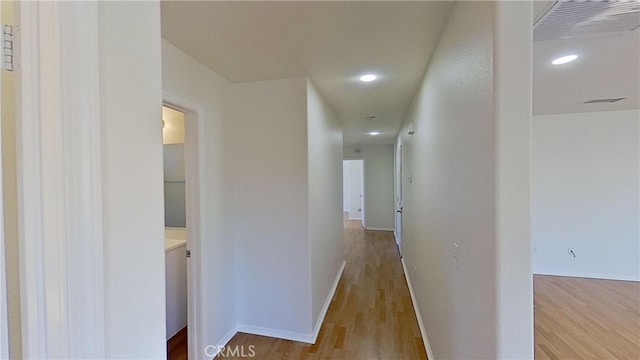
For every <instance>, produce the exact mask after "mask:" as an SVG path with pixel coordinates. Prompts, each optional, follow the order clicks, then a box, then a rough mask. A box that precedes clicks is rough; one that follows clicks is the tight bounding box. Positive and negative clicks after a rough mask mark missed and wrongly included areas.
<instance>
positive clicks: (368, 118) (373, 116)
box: [364, 115, 376, 120]
mask: <svg viewBox="0 0 640 360" xmlns="http://www.w3.org/2000/svg"><path fill="white" fill-rule="evenodd" d="M375 118H376V116H375V115H371V116H367V117H365V118H364V119H365V120H373V119H375Z"/></svg>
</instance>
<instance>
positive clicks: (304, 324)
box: [223, 78, 340, 334]
mask: <svg viewBox="0 0 640 360" xmlns="http://www.w3.org/2000/svg"><path fill="white" fill-rule="evenodd" d="M229 105H230V106H229V116H228V118H227V121H225V124H224V129H223V133H224V148H225V159H226V176H227V179H226V184H225V186H226V189H225V192H226V197H225V203H226V205H227V210H226V211H227V216H226V217H227V219H228V221H227V225H228V233H227V239H229V241H232V242H234V243H235V245H236V257H237V263H236V269H237V278H236V279H237V293H236V304H237V306H238V323H239V324H241V325H243V326H251V327H254V328H264V329H272V330H279V331H287V332H291V333H303V334H309V333H311V321H310V320H311V317H310V314H311V287H310V286H311V285H310V282H309V279H310V271H311V269H310V263H309V251H310V250H309V241H308V234H309V220H308V218H309V208H308V196H309V195H308V191H309V190H308V186H309V184H308V177H307V172H308V168H307V165H308V151H307V80H306V78H295V79H285V80H275V81H263V82H254V83H243V84H236V85H234V88H233V97H232V100H231V103H230V104H229ZM337 210H338V212H339V211H340V209H339V207H338V209H337Z"/></svg>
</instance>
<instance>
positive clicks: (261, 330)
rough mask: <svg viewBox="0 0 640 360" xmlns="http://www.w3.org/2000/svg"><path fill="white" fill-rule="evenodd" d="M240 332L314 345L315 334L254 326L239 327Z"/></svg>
mask: <svg viewBox="0 0 640 360" xmlns="http://www.w3.org/2000/svg"><path fill="white" fill-rule="evenodd" d="M238 332H243V333H247V334H253V335H261V336H268V337H272V338H277V339H284V340H291V341H298V342H303V343H307V344H313V341H314V340H313V334H304V333H297V332H292V331H286V330H279V329H271V328H265V327H261V326H253V325H242V324H241V325H238Z"/></svg>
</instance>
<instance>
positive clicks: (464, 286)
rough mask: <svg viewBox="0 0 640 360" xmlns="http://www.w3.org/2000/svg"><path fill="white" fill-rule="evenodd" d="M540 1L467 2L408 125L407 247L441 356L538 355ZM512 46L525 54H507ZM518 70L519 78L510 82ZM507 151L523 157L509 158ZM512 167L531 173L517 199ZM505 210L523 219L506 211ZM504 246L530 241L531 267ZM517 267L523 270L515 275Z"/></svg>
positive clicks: (454, 18)
mask: <svg viewBox="0 0 640 360" xmlns="http://www.w3.org/2000/svg"><path fill="white" fill-rule="evenodd" d="M504 7H508V8H509V9H510V10H515V11H514V12H511V11H506V10H509V9H505V8H504ZM514 7H515V9H514ZM527 7H528V8H527ZM530 7H531V5H530V4H526V3H524V4H520V3H508V4H503V3H489V2H485V3H480V2H459V3H456V5H455V7H454V9H453V12H452V14H451V16H450V18H449V20H448V23H447V25H446V28H445V30H444V32H443V34H442V36H441V38H440V42H439V44H438V46H437V48H436V51H435V53H434V54H433V57H432V59H431V62H430V65H429V68H428V69H427V72H426V74H425V78H424V80H423V83H422V85H421V87H420V89H419V91H418V94H417V95H416V98H415V99H414V101H413V103H412V105H411V107H410V109H409V112H408V114H407V116H406V119H405V126H404V127H403V128H402V129H401V130H400V135H399V137H400V138H399V140H398V142H401V143H402V145H403V148H404V158H403V160H404V161H403V167H404V176H403V184H402V188H403V200H404V211H403V224H404V226H403V242H402V247H403V249H402V250H403V251H402V253H403V254H404V262H405V264H406V268H407V271H408V273H407V276H408V278H409V279H410V281H411V283H412V286H413V292H414V295H415V300H416V305H417V307H418V309H419V312H420V313H421V318H420V319H419V322H421V325H422V326H423V329H424V330H425V331H426V334H427V336H428V340H429V343H430V345H431V346H430V347H431V350H432V351H433V357H434V358H437V359H480V358H492V359H495V358H533V332H532V303H531V292H532V283H531V279H530V278H531V273H530V271H528V269H529V268H528V263H529V262H528V248H529V243H528V236H527V234H528V226H527V221H528V215H527V213H526V211H527V209H528V203H527V201H526V198H527V197H528V187H527V181H526V179H528V172H527V168H528V165H527V159H528V141H527V138H528V135H529V133H528V124H529V122H530V114H531V107H530V102H531V93H530V90H529V89H530V88H531V77H530V64H531V53H530V51H531V36H530V27H531V25H530V21H531V13H530V11H531V8H530ZM507 19H508V20H509V21H513V23H512V22H509V21H507ZM514 24H515V25H514ZM518 24H520V25H518ZM527 29H528V31H529V35H527ZM511 32H513V34H515V35H513V36H511V35H508V34H509V33H511ZM510 36H511V37H510ZM516 50H517V51H516ZM510 54H511V55H515V56H516V58H517V59H518V62H516V63H508V62H505V59H507V58H509V56H510ZM521 60H522V62H520V61H521ZM507 72H510V73H511V76H512V77H513V78H514V79H517V81H518V82H514V83H513V84H512V83H508V82H505V79H508V77H507V76H505V73H507ZM512 85H514V86H516V89H514V88H513V87H510V86H512ZM508 90H512V91H511V93H512V94H513V95H512V97H510V96H511V95H509V94H510V93H509V92H508ZM513 90H515V91H513ZM494 91H495V94H496V95H495V96H494ZM511 104H515V105H514V106H513V107H509V106H510V105H511ZM409 122H413V123H414V124H415V134H414V135H413V136H410V135H408V134H407V127H406V126H407V124H408V123H409ZM509 124H515V125H514V126H513V127H509V126H507V125H509ZM523 137H524V140H523ZM512 140H517V141H515V142H514V141H512ZM509 146H511V148H510V147H509ZM508 150H512V153H513V154H516V155H515V156H514V157H513V158H508V159H505V154H507V155H508V154H509V151H508ZM514 164H515V167H516V168H513V166H514ZM520 164H522V165H520ZM512 175H515V178H518V179H520V180H522V179H524V180H522V181H521V182H520V183H518V184H519V185H520V186H521V189H520V190H518V189H516V190H515V191H513V192H511V193H510V195H511V197H512V198H513V199H514V200H513V202H512V203H510V202H508V201H509V197H508V196H507V195H508V192H507V190H512V188H511V187H510V186H512V185H513V184H514V183H515V182H514V179H513V177H512ZM389 176H393V171H389ZM498 179H502V180H503V181H504V184H503V183H500V182H498ZM392 199H393V198H392ZM505 199H507V201H505ZM506 209H509V210H512V211H513V213H514V215H515V216H516V217H518V218H523V219H524V220H523V221H524V224H523V223H521V222H520V221H513V220H512V219H510V218H509V217H508V216H505V215H504V214H503V212H504V210H506ZM523 214H524V215H523ZM454 244H457V245H458V252H459V253H458V263H457V265H456V262H455V261H454ZM504 244H511V245H512V246H515V247H516V248H523V250H517V251H515V252H514V253H513V256H514V260H516V261H517V262H518V263H521V264H523V265H518V264H516V266H518V267H517V268H512V267H511V266H513V265H514V264H513V263H509V262H508V261H503V257H502V255H503V254H502V253H501V249H502V248H503V246H504ZM506 255H511V254H509V253H507V254H506ZM510 270H513V271H514V273H515V275H513V276H511V277H509V276H505V274H506V273H508V272H509V271H510ZM509 291H511V293H510V294H509ZM508 295H509V296H512V297H513V298H514V299H515V300H514V301H513V302H509V301H508V299H507V296H508ZM507 307H510V308H509V309H505V308H507ZM512 323H513V324H512ZM510 324H512V325H510ZM509 326H511V328H509ZM508 329H511V330H513V332H512V333H511V334H508V332H507V331H506V330H508Z"/></svg>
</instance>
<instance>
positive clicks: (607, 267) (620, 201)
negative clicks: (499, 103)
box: [531, 110, 640, 281]
mask: <svg viewBox="0 0 640 360" xmlns="http://www.w3.org/2000/svg"><path fill="white" fill-rule="evenodd" d="M639 123H640V111H638V110H629V111H610V112H592V113H580V114H557V115H540V116H535V117H534V120H533V157H532V189H531V198H532V208H531V209H532V210H531V211H532V237H533V247H534V249H535V250H534V254H533V270H534V272H535V273H538V274H552V275H564V276H579V277H594V278H605V279H622V280H636V281H638V280H640V232H639V227H640V223H639V219H640V212H639V209H638V207H639V205H638V199H639V198H640V192H639V189H638V188H639V185H638V184H639V179H640V175H639V163H640V148H639V146H640V145H639V142H640V141H639V132H640V126H639ZM568 248H572V249H573V250H574V252H575V254H576V257H575V258H574V257H573V256H572V255H570V254H569V253H568V251H567V249H568Z"/></svg>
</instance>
